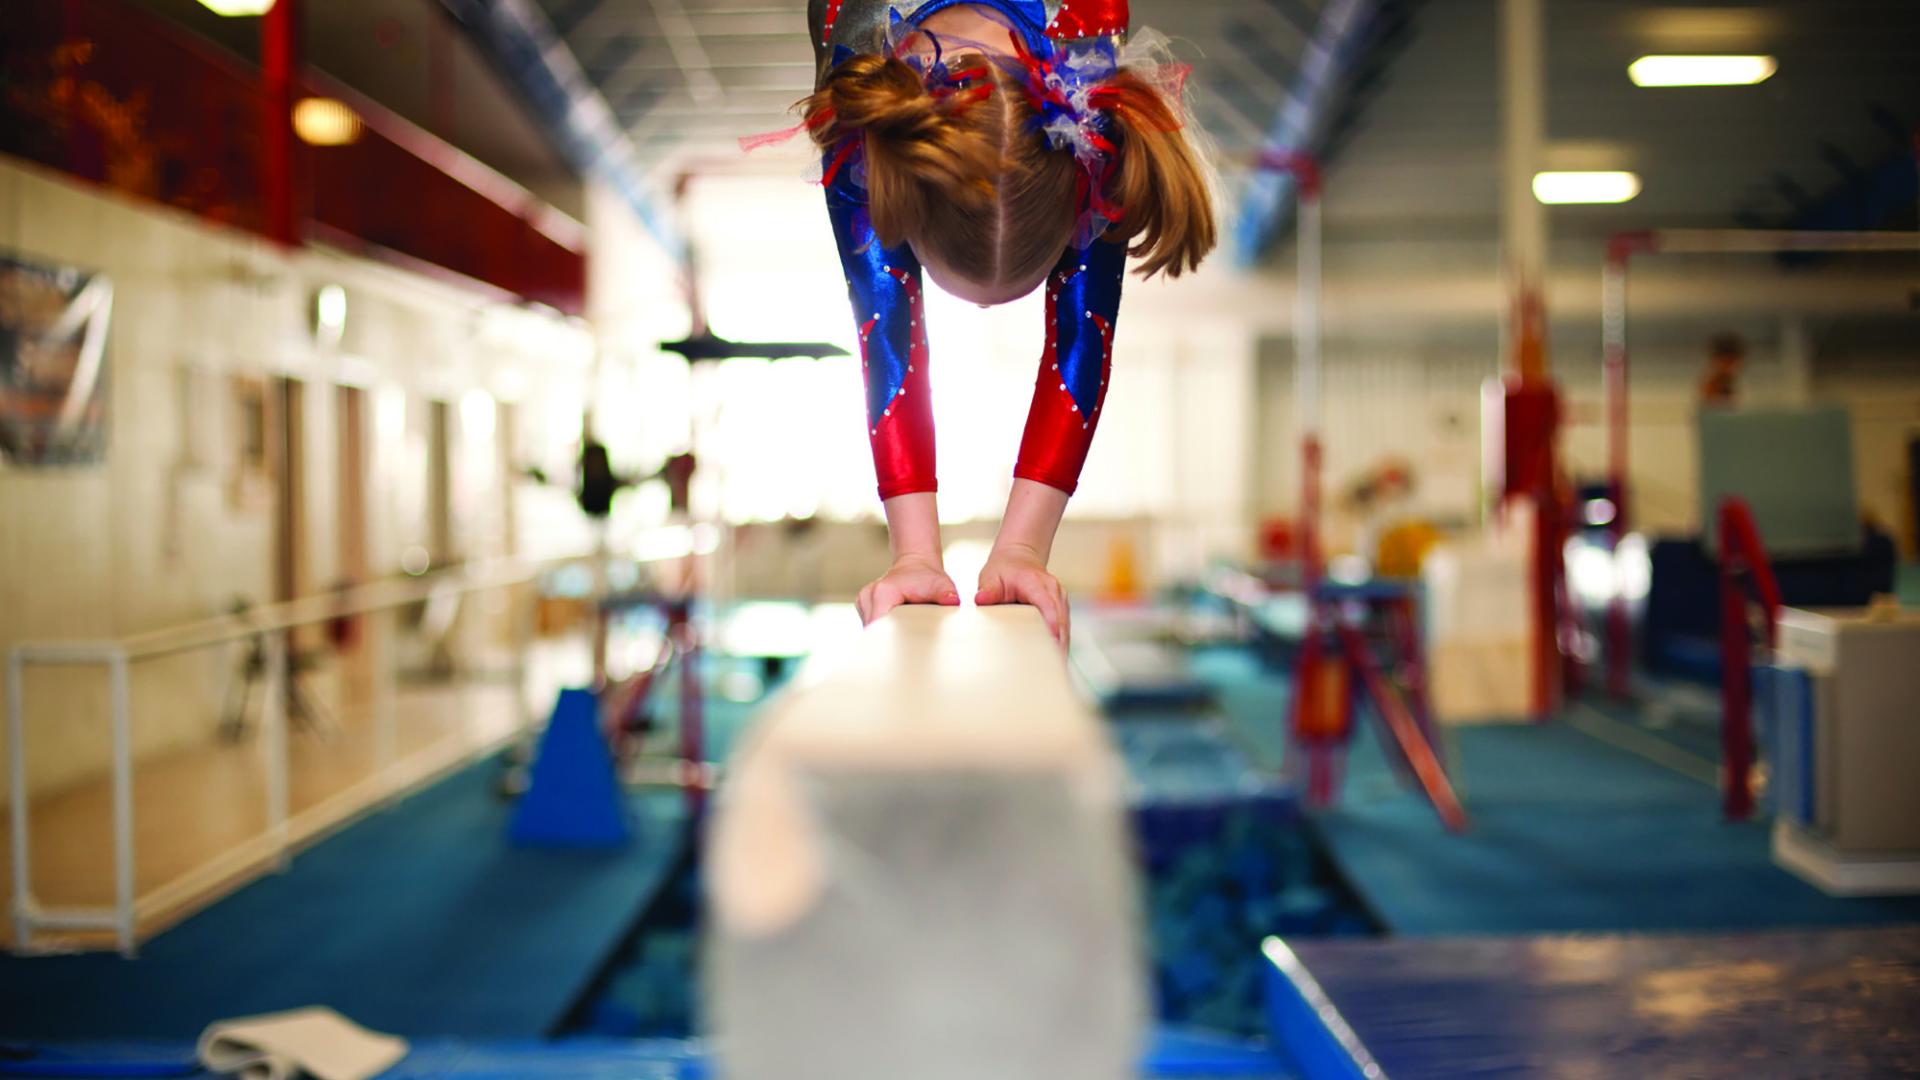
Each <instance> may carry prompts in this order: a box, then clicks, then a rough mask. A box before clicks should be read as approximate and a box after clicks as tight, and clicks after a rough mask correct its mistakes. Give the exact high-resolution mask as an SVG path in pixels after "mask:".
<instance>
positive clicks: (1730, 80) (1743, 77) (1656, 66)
mask: <svg viewBox="0 0 1920 1080" xmlns="http://www.w3.org/2000/svg"><path fill="white" fill-rule="evenodd" d="M1779 67H1780V65H1779V63H1778V62H1777V61H1775V60H1774V58H1773V57H1771V56H1643V57H1641V58H1640V59H1638V60H1635V61H1634V62H1633V63H1631V64H1628V65H1627V78H1629V79H1632V80H1633V85H1635V86H1752V85H1753V84H1755V83H1762V82H1766V81H1767V79H1769V78H1771V77H1772V75H1773V73H1774V72H1775V71H1777V70H1779Z"/></svg>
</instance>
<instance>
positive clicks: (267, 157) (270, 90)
mask: <svg viewBox="0 0 1920 1080" xmlns="http://www.w3.org/2000/svg"><path fill="white" fill-rule="evenodd" d="M300 5H301V0H278V2H277V3H275V4H274V5H273V7H272V8H270V9H269V10H268V11H267V14H266V15H265V16H264V17H262V18H261V20H260V109H261V114H260V196H261V201H262V203H263V204H264V206H263V211H264V212H263V214H262V222H261V223H262V225H263V226H264V228H265V231H266V234H267V238H268V239H270V240H272V241H274V242H275V243H277V244H280V245H281V246H283V247H295V246H298V244H299V243H300V200H299V188H298V170H297V169H296V168H295V160H296V155H297V154H298V144H297V142H296V141H295V139H294V133H293V105H294V100H295V97H296V94H297V92H298V85H299V81H300V67H301V55H300V29H301V19H300V15H301V12H300Z"/></svg>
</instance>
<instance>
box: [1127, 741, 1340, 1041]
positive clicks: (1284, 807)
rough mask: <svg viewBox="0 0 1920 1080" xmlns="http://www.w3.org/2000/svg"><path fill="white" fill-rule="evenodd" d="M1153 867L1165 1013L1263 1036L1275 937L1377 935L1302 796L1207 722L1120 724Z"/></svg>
mask: <svg viewBox="0 0 1920 1080" xmlns="http://www.w3.org/2000/svg"><path fill="white" fill-rule="evenodd" d="M1113 730H1114V733H1115V737H1116V739H1117V741H1118V742H1119V744H1120V748H1121V752H1122V754H1123V755H1124V756H1125V758H1126V762H1127V771H1128V775H1129V778H1130V780H1131V783H1132V790H1131V796H1132V801H1133V820H1134V827H1135V832H1136V836H1137V838H1138V843H1139V849H1140V857H1141V862H1142V864H1143V866H1144V868H1145V870H1146V876H1147V881H1146V886H1147V890H1146V891H1147V895H1146V898H1145V904H1144V907H1145V913H1146V918H1147V931H1148V936H1149V939H1150V943H1151V950H1152V954H1153V957H1154V990H1155V998H1156V1013H1157V1015H1158V1016H1159V1017H1160V1018H1161V1019H1162V1020H1164V1021H1167V1022H1170V1023H1179V1024H1194V1025H1197V1026H1200V1027H1204V1028H1209V1029H1213V1030H1219V1031H1232V1032H1240V1033H1247V1034H1251V1033H1255V1032H1259V1031H1261V1030H1263V1029H1264V1025H1265V1016H1264V1012H1263V1008H1262V989H1261V987H1262V982H1261V979H1262V964H1261V960H1260V954H1259V946H1260V942H1261V940H1262V939H1264V938H1266V937H1267V936H1268V935H1271V934H1281V935H1293V934H1312V935H1340V934H1367V933H1371V932H1372V931H1373V930H1374V926H1373V923H1372V921H1371V920H1370V919H1369V918H1368V917H1367V915H1366V914H1365V912H1364V911H1363V910H1362V909H1361V908H1360V907H1359V906H1358V905H1357V903H1356V902H1355V901H1354V900H1353V899H1352V897H1351V896H1350V894H1348V893H1347V891H1346V890H1345V888H1344V887H1343V886H1342V885H1341V884H1340V883H1339V882H1338V881H1337V880H1335V879H1334V878H1333V877H1332V876H1331V871H1330V868H1329V866H1328V865H1327V863H1326V861H1325V860H1324V859H1323V858H1321V857H1320V856H1319V854H1318V853H1317V852H1316V851H1315V849H1314V848H1313V847H1312V845H1311V843H1310V842H1309V840H1308V839H1307V835H1306V832H1305V829H1304V823H1303V822H1302V820H1301V817H1300V814H1299V811H1298V806H1297V804H1296V803H1295V801H1294V799H1293V798H1292V797H1291V796H1290V795H1289V794H1288V793H1287V792H1285V791H1284V790H1282V789H1281V788H1280V787H1279V785H1278V783H1277V782H1276V781H1275V780H1274V779H1273V778H1272V777H1271V776H1270V775H1269V774H1267V773H1264V772H1262V771H1260V770H1258V769H1256V768H1255V767H1254V766H1253V764H1252V762H1250V761H1249V760H1248V759H1247V758H1246V756H1245V755H1244V754H1242V753H1241V752H1240V750H1239V748H1238V747H1237V746H1235V745H1234V743H1233V742H1232V741H1231V740H1230V739H1229V738H1228V736H1227V731H1226V728H1225V726H1224V724H1223V723H1221V722H1220V721H1219V720H1218V719H1217V718H1211V717H1205V716H1177V717H1173V718H1164V719H1158V720H1138V719H1130V720H1126V721H1121V722H1117V723H1115V724H1114V725H1113Z"/></svg>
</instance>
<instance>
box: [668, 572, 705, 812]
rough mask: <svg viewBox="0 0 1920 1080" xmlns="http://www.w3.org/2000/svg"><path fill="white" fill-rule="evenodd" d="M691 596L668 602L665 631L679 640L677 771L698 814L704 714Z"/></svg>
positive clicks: (701, 796)
mask: <svg viewBox="0 0 1920 1080" xmlns="http://www.w3.org/2000/svg"><path fill="white" fill-rule="evenodd" d="M692 609H693V600H692V598H691V597H688V598H685V599H680V600H674V601H672V602H671V603H670V604H669V606H668V609H667V611H668V614H667V633H668V634H669V635H670V636H672V637H673V638H674V639H675V640H677V641H678V642H679V645H680V647H679V649H678V650H677V651H678V653H679V658H680V770H679V771H680V774H681V777H682V778H683V779H682V789H681V790H682V791H683V792H685V794H686V800H687V812H688V813H689V814H691V815H694V816H696V817H697V816H698V815H699V813H700V811H701V809H702V808H703V807H704V806H705V805H706V799H707V787H706V785H707V766H706V760H705V758H706V745H705V743H706V730H705V717H704V716H702V714H701V705H702V699H701V695H700V642H699V640H698V639H697V638H696V637H695V635H694V630H693V610H692Z"/></svg>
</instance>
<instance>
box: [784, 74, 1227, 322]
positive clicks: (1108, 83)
mask: <svg viewBox="0 0 1920 1080" xmlns="http://www.w3.org/2000/svg"><path fill="white" fill-rule="evenodd" d="M945 68H946V70H947V71H949V72H953V73H955V74H956V75H958V76H963V77H962V78H960V79H959V80H958V81H956V82H949V83H946V84H943V85H938V86H935V87H934V88H931V89H930V88H929V86H928V84H927V82H926V80H924V79H923V77H922V75H921V73H920V71H919V70H918V69H917V68H916V67H915V66H914V65H913V64H910V63H908V62H907V61H905V60H902V59H899V58H897V57H892V56H886V55H866V56H854V57H851V58H849V59H847V60H845V61H843V62H841V63H840V64H839V65H838V66H837V67H835V68H834V69H833V71H832V72H831V73H829V74H828V76H827V79H826V82H825V83H824V84H823V85H822V86H821V87H820V89H819V90H817V91H815V92H814V94H813V95H812V96H811V97H809V98H807V99H806V101H805V102H803V106H802V107H803V109H804V111H805V113H806V118H807V127H808V129H809V130H810V131H811V132H812V133H813V138H814V140H815V142H816V143H818V144H819V145H820V146H821V147H822V148H825V149H831V148H833V147H835V146H837V145H839V143H840V142H841V140H843V139H845V138H848V137H850V136H856V135H857V136H860V137H862V138H863V139H864V142H865V151H866V154H865V169H866V187H867V208H868V213H869V214H870V215H871V217H872V222H873V230H874V233H875V234H876V235H877V236H878V237H879V238H880V242H881V243H883V244H886V245H887V246H889V247H891V246H893V245H896V244H898V243H900V242H901V241H903V240H904V241H906V242H907V243H909V244H911V245H912V247H913V251H914V254H915V256H917V257H918V258H919V260H920V262H921V264H922V265H924V266H925V267H926V268H927V272H928V273H929V274H931V275H932V277H933V279H934V281H935V282H936V283H938V284H939V285H940V287H941V288H943V289H945V290H946V291H948V292H950V293H953V294H954V295H955V296H958V297H960V298H962V299H964V300H969V301H972V302H974V303H977V304H1000V303H1005V302H1007V301H1009V300H1014V299H1017V298H1019V297H1021V296H1025V295H1026V294H1027V293H1029V292H1032V291H1033V289H1034V288H1035V287H1036V286H1038V285H1039V284H1040V282H1042V281H1043V280H1045V278H1046V276H1047V273H1048V271H1050V270H1051V269H1053V266H1054V264H1055V263H1056V262H1058V261H1059V258H1060V254H1061V252H1062V251H1064V250H1065V249H1066V247H1067V245H1068V243H1069V242H1070V241H1072V240H1073V239H1074V233H1075V230H1076V227H1077V226H1078V225H1079V223H1080V220H1081V214H1082V212H1083V211H1085V210H1086V209H1087V201H1088V199H1087V192H1086V190H1085V188H1086V184H1087V179H1086V178H1087V176H1088V172H1087V170H1086V169H1084V168H1083V167H1082V165H1081V163H1080V162H1079V161H1077V160H1076V159H1075V157H1074V154H1073V152H1072V151H1071V150H1069V149H1064V148H1063V149H1055V148H1053V147H1052V146H1051V145H1050V144H1049V140H1048V138H1047V136H1046V135H1045V134H1043V133H1042V132H1040V131H1039V128H1038V122H1037V120H1036V112H1035V107H1034V104H1033V102H1032V100H1031V98H1030V97H1029V95H1028V92H1027V90H1026V88H1025V86H1024V85H1023V84H1022V75H1023V72H1021V71H1020V70H1019V69H1018V66H1017V65H1014V64H1009V63H1006V62H1005V61H1004V58H984V57H982V56H981V55H979V54H978V53H977V52H975V53H967V54H962V55H960V56H957V57H948V58H947V59H946V60H945ZM1100 86H1101V92H1100V94H1099V95H1098V98H1099V101H1100V103H1101V112H1102V114H1103V115H1104V117H1105V128H1104V130H1105V133H1106V138H1107V139H1108V141H1109V142H1111V143H1112V145H1113V149H1112V151H1111V163H1110V168H1108V169H1107V170H1105V172H1104V176H1105V181H1104V183H1105V191H1104V192H1102V193H1101V194H1102V195H1103V196H1104V199H1105V201H1106V202H1107V203H1110V204H1112V206H1113V207H1117V210H1114V211H1113V214H1114V218H1115V219H1114V221H1113V224H1112V226H1111V228H1109V229H1108V230H1107V232H1106V234H1105V238H1106V239H1108V240H1113V241H1121V242H1126V243H1128V244H1129V245H1130V246H1129V249H1128V250H1129V253H1130V254H1132V255H1133V256H1134V257H1136V258H1138V259H1140V260H1142V265H1141V267H1140V272H1141V273H1142V274H1143V275H1152V274H1155V273H1158V272H1161V271H1165V272H1166V273H1167V275H1168V276H1170V277H1177V276H1178V275H1179V274H1180V273H1181V272H1182V271H1185V270H1191V269H1193V268H1194V267H1196V266H1198V265H1199V264H1200V260H1201V258H1202V257H1203V256H1205V255H1206V253H1207V252H1208V251H1209V250H1211V249H1212V247H1213V244H1214V220H1213V206H1212V199H1211V196H1210V194H1209V191H1208V188H1207V182H1206V177H1205V174H1204V173H1203V172H1202V170H1201V168H1200V165H1199V162H1198V161H1197V160H1196V158H1195V156H1194V152H1193V150H1192V148H1191V147H1190V146H1189V145H1188V142H1187V140H1186V138H1185V136H1184V135H1183V133H1182V132H1181V130H1180V128H1181V120H1180V117H1179V115H1178V114H1177V113H1176V111H1175V106H1174V105H1173V104H1172V103H1170V102H1169V101H1168V100H1167V98H1166V97H1165V96H1164V95H1163V94H1162V93H1161V91H1160V90H1159V89H1158V88H1157V87H1155V86H1154V85H1153V84H1152V83H1150V82H1148V81H1147V80H1146V79H1144V78H1142V77H1140V76H1139V75H1137V74H1135V73H1133V72H1131V71H1128V70H1127V69H1125V68H1121V69H1119V70H1117V71H1116V72H1114V73H1113V74H1112V75H1111V76H1109V77H1108V78H1107V79H1106V80H1104V81H1103V82H1102V83H1101V84H1100Z"/></svg>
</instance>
